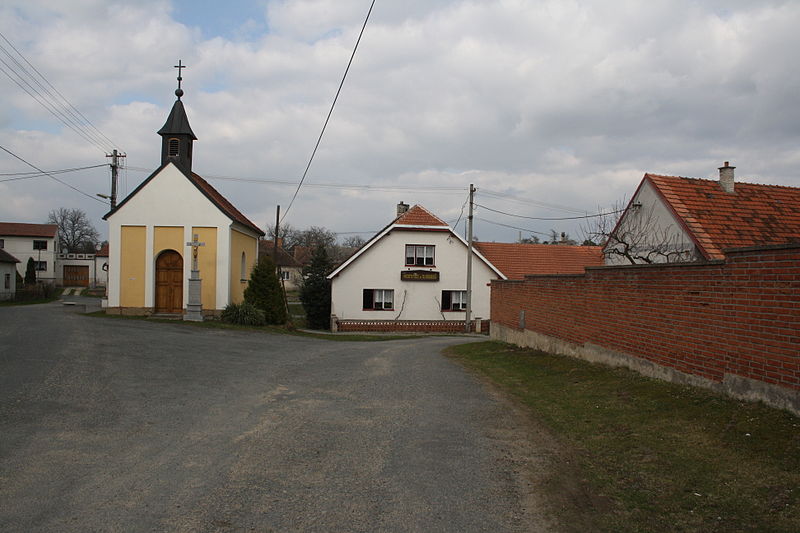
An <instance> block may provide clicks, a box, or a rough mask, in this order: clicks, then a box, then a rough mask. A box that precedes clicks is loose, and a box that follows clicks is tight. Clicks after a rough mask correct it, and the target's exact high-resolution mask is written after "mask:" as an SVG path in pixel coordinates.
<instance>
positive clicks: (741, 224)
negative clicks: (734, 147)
mask: <svg viewBox="0 0 800 533" xmlns="http://www.w3.org/2000/svg"><path fill="white" fill-rule="evenodd" d="M644 179H645V180H649V181H650V183H652V184H653V186H654V187H655V188H656V190H657V191H658V192H659V193H660V194H661V196H662V197H663V199H664V200H665V201H666V202H667V203H668V204H669V206H670V207H671V208H672V210H673V211H674V213H675V214H676V215H677V216H678V218H679V219H680V220H682V222H683V224H684V225H685V227H686V229H687V230H688V231H689V233H690V234H691V235H692V237H693V238H694V240H695V242H696V243H697V245H698V247H699V248H700V251H701V252H702V253H703V255H704V256H705V257H706V258H707V259H722V258H724V256H725V254H724V253H723V251H724V250H726V249H730V248H745V247H748V246H762V245H770V244H788V243H797V242H800V188H797V187H783V186H779V185H760V184H755V183H743V182H736V183H735V186H734V192H732V193H727V192H725V191H724V190H722V188H721V187H720V185H719V182H718V181H715V180H705V179H697V178H683V177H677V176H660V175H657V174H645V176H644Z"/></svg>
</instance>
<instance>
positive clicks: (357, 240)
mask: <svg viewBox="0 0 800 533" xmlns="http://www.w3.org/2000/svg"><path fill="white" fill-rule="evenodd" d="M366 242H367V241H365V240H364V238H363V237H361V236H360V235H351V236H350V237H345V238H344V239H342V246H344V247H345V248H361V247H362V246H364V243H366Z"/></svg>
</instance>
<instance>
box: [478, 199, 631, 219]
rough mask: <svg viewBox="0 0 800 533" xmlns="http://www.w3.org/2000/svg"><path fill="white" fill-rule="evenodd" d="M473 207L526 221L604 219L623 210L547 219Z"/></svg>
mask: <svg viewBox="0 0 800 533" xmlns="http://www.w3.org/2000/svg"><path fill="white" fill-rule="evenodd" d="M475 205H476V206H477V207H482V208H483V209H486V210H488V211H492V212H494V213H499V214H501V215H507V216H510V217H516V218H525V219H528V220H582V219H587V218H596V217H604V216H608V215H615V214H617V213H622V212H623V211H624V209H617V210H616V211H607V212H605V213H595V214H592V215H582V216H575V217H555V218H548V217H529V216H525V215H516V214H514V213H506V212H505V211H500V210H498V209H492V208H491V207H487V206H485V205H481V204H478V203H476V204H475Z"/></svg>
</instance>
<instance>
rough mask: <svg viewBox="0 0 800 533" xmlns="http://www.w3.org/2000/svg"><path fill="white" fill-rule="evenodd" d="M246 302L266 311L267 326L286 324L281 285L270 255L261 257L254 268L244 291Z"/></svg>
mask: <svg viewBox="0 0 800 533" xmlns="http://www.w3.org/2000/svg"><path fill="white" fill-rule="evenodd" d="M244 301H245V302H249V303H251V304H253V305H254V306H256V307H257V308H259V309H261V310H262V311H264V317H265V318H266V320H267V324H285V323H286V307H285V306H284V303H283V291H282V289H281V283H280V281H278V276H277V274H276V273H275V263H273V262H272V259H271V258H270V257H269V256H268V255H265V256H263V257H261V259H259V261H258V264H257V265H256V266H255V268H253V272H252V273H251V274H250V281H249V282H248V283H247V288H246V289H245V290H244Z"/></svg>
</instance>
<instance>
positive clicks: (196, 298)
mask: <svg viewBox="0 0 800 533" xmlns="http://www.w3.org/2000/svg"><path fill="white" fill-rule="evenodd" d="M205 245H206V243H204V242H198V235H197V233H195V234H194V237H193V239H192V241H191V242H187V243H186V246H191V247H192V275H191V276H190V277H189V300H188V301H187V302H186V313H185V314H184V315H183V319H184V320H191V321H194V322H202V321H203V303H202V298H201V292H200V288H201V282H202V280H201V279H200V270H199V269H198V267H197V248H198V247H200V246H205Z"/></svg>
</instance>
